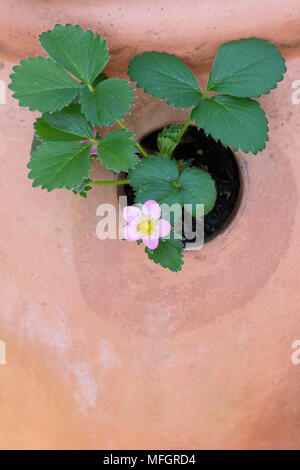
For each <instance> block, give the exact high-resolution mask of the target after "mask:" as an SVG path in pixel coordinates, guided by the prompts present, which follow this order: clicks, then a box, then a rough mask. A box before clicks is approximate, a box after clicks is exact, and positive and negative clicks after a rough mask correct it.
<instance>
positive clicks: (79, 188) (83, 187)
mask: <svg viewBox="0 0 300 470" xmlns="http://www.w3.org/2000/svg"><path fill="white" fill-rule="evenodd" d="M91 181H92V180H90V179H89V178H84V179H83V180H82V181H81V183H80V184H76V185H75V186H74V187H73V188H72V191H73V193H74V194H79V195H80V196H81V197H84V198H86V197H87V194H86V193H87V192H88V191H91V190H92V189H93V188H92V186H90V185H89V183H91Z"/></svg>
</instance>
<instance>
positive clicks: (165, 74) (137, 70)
mask: <svg viewBox="0 0 300 470" xmlns="http://www.w3.org/2000/svg"><path fill="white" fill-rule="evenodd" d="M128 75H129V77H130V79H131V80H132V81H133V82H136V83H137V86H138V87H140V88H144V90H145V92H146V93H150V95H152V96H154V97H155V98H162V99H163V100H164V99H168V102H167V103H168V104H169V105H172V104H173V105H174V106H175V107H176V108H189V107H190V106H196V105H197V104H198V103H199V101H200V100H201V96H202V95H201V91H200V88H199V85H198V83H197V80H196V78H195V77H194V75H193V74H192V72H191V71H190V69H189V68H188V67H187V66H186V65H185V64H184V63H183V62H181V60H180V59H178V57H176V56H175V55H172V54H166V53H164V52H163V53H160V52H145V53H144V54H141V55H139V56H136V57H134V59H132V61H131V62H130V64H129V68H128Z"/></svg>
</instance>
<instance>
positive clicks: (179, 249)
mask: <svg viewBox="0 0 300 470" xmlns="http://www.w3.org/2000/svg"><path fill="white" fill-rule="evenodd" d="M145 253H147V255H148V258H149V259H150V260H153V261H154V263H156V264H160V265H161V266H162V267H163V268H167V269H169V270H170V271H172V272H178V271H180V270H181V269H182V266H183V244H182V240H178V239H174V236H172V235H171V237H170V239H164V238H160V240H159V244H158V247H157V248H156V249H155V250H149V248H146V249H145Z"/></svg>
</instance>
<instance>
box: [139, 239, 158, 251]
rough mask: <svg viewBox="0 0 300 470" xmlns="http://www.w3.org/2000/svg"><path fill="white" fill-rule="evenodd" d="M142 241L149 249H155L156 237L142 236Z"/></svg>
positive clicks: (156, 245)
mask: <svg viewBox="0 0 300 470" xmlns="http://www.w3.org/2000/svg"><path fill="white" fill-rule="evenodd" d="M143 242H144V243H145V245H146V247H147V248H150V250H155V248H157V247H158V238H143Z"/></svg>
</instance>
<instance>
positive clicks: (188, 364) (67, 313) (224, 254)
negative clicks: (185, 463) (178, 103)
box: [0, 0, 300, 449]
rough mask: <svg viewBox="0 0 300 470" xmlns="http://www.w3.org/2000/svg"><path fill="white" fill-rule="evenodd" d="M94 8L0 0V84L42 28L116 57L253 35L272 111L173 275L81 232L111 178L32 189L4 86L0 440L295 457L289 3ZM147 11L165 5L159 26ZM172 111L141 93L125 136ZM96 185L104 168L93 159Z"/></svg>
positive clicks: (294, 184)
mask: <svg viewBox="0 0 300 470" xmlns="http://www.w3.org/2000/svg"><path fill="white" fill-rule="evenodd" d="M99 3H100V2H72V5H73V6H72V8H70V2H63V1H60V2H54V1H52V2H49V1H48V2H42V1H39V2H33V1H31V2H29V1H26V0H24V1H23V2H22V3H20V2H17V1H6V2H4V1H2V2H0V5H1V13H2V14H1V15H0V18H1V20H0V21H1V31H2V33H1V51H0V55H1V56H2V59H3V61H2V62H1V70H0V79H1V80H4V81H5V83H6V84H8V75H9V74H10V73H11V67H12V63H11V62H9V61H15V59H16V58H17V56H18V57H21V56H23V55H24V54H25V55H26V54H27V53H31V54H32V53H35V52H37V50H36V46H35V38H36V35H37V33H38V32H39V31H41V30H43V29H46V28H47V27H52V26H53V25H54V24H55V23H56V22H58V21H63V22H65V21H70V22H77V23H80V24H82V25H83V26H90V27H92V28H93V27H94V26H95V25H98V28H97V29H99V30H100V29H101V30H103V31H104V32H105V34H104V35H106V36H107V37H109V39H110V43H111V44H110V45H113V49H114V52H113V54H112V58H113V59H116V60H115V62H116V63H118V59H119V58H120V57H121V58H122V60H123V59H124V61H126V60H127V58H129V56H130V57H131V56H132V54H133V53H134V52H136V51H137V50H138V51H141V50H143V49H145V50H148V49H149V48H150V49H152V48H153V49H159V50H166V51H167V52H177V51H178V54H179V55H180V56H181V57H182V58H186V62H187V63H191V64H194V60H196V59H199V60H200V59H201V58H202V57H203V58H204V61H206V60H207V63H208V62H209V60H210V58H211V56H212V55H213V54H214V53H215V51H216V50H217V48H218V46H219V44H220V43H221V42H223V41H225V40H228V39H238V38H239V37H242V36H243V37H247V36H254V35H258V36H260V37H265V38H267V39H270V40H273V41H274V42H275V43H277V44H279V45H280V46H282V48H281V50H283V49H284V51H285V52H287V51H288V53H286V54H285V55H286V57H287V59H288V62H287V65H288V72H287V74H286V77H285V80H284V81H283V82H281V83H280V84H279V87H278V89H277V90H274V91H272V92H271V94H270V95H267V96H265V97H263V98H262V99H261V100H260V101H261V103H262V104H263V106H264V108H265V110H266V113H267V116H268V118H269V121H270V143H269V144H268V146H267V149H266V150H265V151H264V152H262V153H261V154H259V155H257V156H251V155H243V154H242V153H239V154H238V159H239V161H240V164H241V169H242V170H241V171H242V175H243V184H244V188H243V198H242V201H241V205H240V208H239V211H238V214H237V216H236V217H235V219H234V221H233V222H232V224H231V225H230V226H229V228H228V229H227V230H226V231H225V233H224V234H222V235H221V236H219V237H218V238H216V239H215V240H213V241H212V242H210V243H208V244H207V245H206V246H205V247H204V248H203V250H201V251H198V252H188V253H186V254H185V268H184V270H183V271H182V272H181V273H179V274H171V273H169V272H167V271H165V270H162V269H161V268H160V267H158V266H156V265H155V264H153V263H150V262H149V261H148V260H147V258H146V257H145V256H144V253H143V250H142V249H137V248H136V246H135V245H134V244H130V243H121V242H119V241H113V240H107V241H99V240H98V239H97V238H96V225H97V222H98V220H99V219H98V217H96V208H97V206H98V204H100V203H101V202H109V201H114V198H115V193H114V190H113V189H112V188H105V189H103V190H101V189H99V188H98V189H96V190H94V191H92V192H91V193H89V197H88V199H87V200H83V199H81V198H79V197H75V196H74V195H73V194H71V193H69V192H67V191H63V190H62V191H56V192H53V193H51V194H50V195H49V194H47V193H46V192H44V191H41V190H39V189H35V190H33V189H32V188H31V183H30V182H29V181H28V180H27V169H26V164H27V161H28V155H29V151H30V146H31V138H32V123H33V120H34V117H35V116H34V114H33V113H30V112H29V111H28V110H27V109H24V108H19V107H18V103H17V102H16V101H15V100H13V99H12V98H11V96H10V92H9V91H7V104H6V105H0V124H1V125H0V137H1V148H0V156H1V158H0V164H1V206H0V224H1V236H2V244H1V247H0V256H1V265H0V277H1V291H0V297H1V316H0V340H2V341H5V343H6V348H7V364H6V365H1V364H0V385H1V386H0V447H1V448H2V449H7V448H10V449H15V448H24V449H29V448H38V449H45V448H46V449H60V448H67V449H77V448H85V449H88V448H100V449H136V448H142V449H147V448H150V449H184V448H187V449H197V448H200V449H234V448H238V449H241V448H246V449H268V448H272V449H287V448H293V449H298V448H299V447H300V435H299V426H300V402H299V389H300V366H296V365H294V364H292V362H291V354H292V352H293V350H292V348H291V345H292V342H293V341H294V340H296V339H300V327H299V324H300V322H299V320H300V313H299V309H300V291H299V282H300V253H299V230H300V213H299V210H298V204H299V191H300V160H299V154H300V140H299V130H300V104H299V105H296V104H293V103H292V93H293V92H294V91H295V90H293V89H292V88H291V85H292V83H293V82H294V81H295V80H299V79H300V50H299V49H297V47H296V46H297V44H298V43H299V39H300V32H299V31H300V30H299V24H300V11H299V9H300V8H299V6H298V5H299V3H298V2H296V1H275V2H274V1H268V2H267V1H261V2H249V1H248V2H246V1H245V2H244V1H239V2H235V1H230V2H228V1H226V2H225V1H224V2H223V1H210V2H206V1H203V2H191V1H187V2H176V6H173V7H171V5H172V3H173V2H163V7H160V5H159V3H158V2H153V1H152V2H151V7H147V6H145V5H147V4H146V2H142V1H139V2H130V6H127V7H126V6H124V9H125V8H126V10H124V9H123V7H122V4H123V2H121V1H119V2H114V1H109V2H108V1H106V2H102V5H101V6H100V5H99ZM149 3H150V2H149ZM200 3H201V7H200ZM33 4H35V10H34V14H32V8H33ZM83 4H84V5H86V4H88V8H86V7H85V6H83ZM126 4H127V2H124V5H126ZM249 4H250V5H249ZM254 4H255V5H254ZM119 5H121V6H119ZM183 5H185V8H184V9H183ZM121 7H122V12H121V10H118V8H121ZM142 8H143V9H144V10H143V12H144V14H142ZM147 8H150V10H149V13H148V10H147ZM161 8H164V9H165V10H166V9H167V8H171V10H169V16H170V15H171V18H176V27H174V29H173V26H172V24H171V22H170V21H169V20H168V22H167V21H166V19H167V16H168V15H167V13H166V11H165V10H160V9H161ZM181 8H182V13H181V14H180V15H179V13H180V11H181ZM151 10H152V12H151ZM118 11H120V13H117V12H118ZM160 11H161V13H160ZM105 13H106V14H105ZM108 14H109V15H110V16H109V15H108ZM138 15H139V16H138ZM189 18H191V23H189V22H188V20H189ZM156 20H157V24H155V21H156ZM111 25H113V26H111ZM246 25H247V26H246ZM296 26H297V28H296ZM155 28H156V29H155ZM171 28H172V30H173V31H174V33H172V34H171V33H170V31H171ZM113 31H114V32H115V34H114V32H113ZM156 31H159V33H158V34H156ZM141 37H142V38H143V41H141ZM179 38H181V39H180V43H181V45H180V44H179V43H178V41H179ZM183 38H184V39H183ZM184 41H185V42H184ZM197 47H200V49H199V52H197V53H196V52H193V53H192V52H191V51H196V48H197ZM123 48H125V49H123ZM118 51H119V52H118ZM122 51H123V52H124V55H123V52H122ZM193 54H194V55H193ZM127 55H128V57H127ZM4 59H6V60H8V61H6V62H5V61H4ZM125 59H126V60H125ZM205 67H206V66H205V64H204V66H203V70H201V69H200V65H199V67H198V76H199V79H200V82H201V83H204V82H205V81H206V80H207V75H206V72H205V71H206V68H205ZM195 69H196V68H195ZM143 100H145V101H143ZM150 111H156V112H157V113H158V114H156V116H153V115H152V114H151V113H150ZM143 115H145V116H146V119H145V124H144V125H143V126H142V125H141V116H143ZM183 117H184V113H182V112H181V111H176V112H175V111H173V110H172V109H171V108H168V109H166V108H165V107H164V105H163V103H161V102H160V101H158V100H152V99H149V98H143V99H142V101H140V102H139V105H138V106H137V107H136V108H135V109H134V111H133V114H132V115H131V116H129V118H128V120H127V122H128V125H129V126H130V127H131V128H132V130H134V131H135V132H136V135H137V137H141V136H142V135H143V134H144V133H147V132H149V131H151V130H153V129H154V128H157V127H160V125H161V124H164V123H166V122H169V121H172V120H174V122H175V121H177V122H178V121H181V120H182V119H183ZM94 177H95V178H99V179H100V178H102V177H103V178H104V177H111V178H112V177H113V176H112V175H111V174H110V173H109V172H108V171H106V170H104V169H99V168H97V169H96V168H95V169H94Z"/></svg>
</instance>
